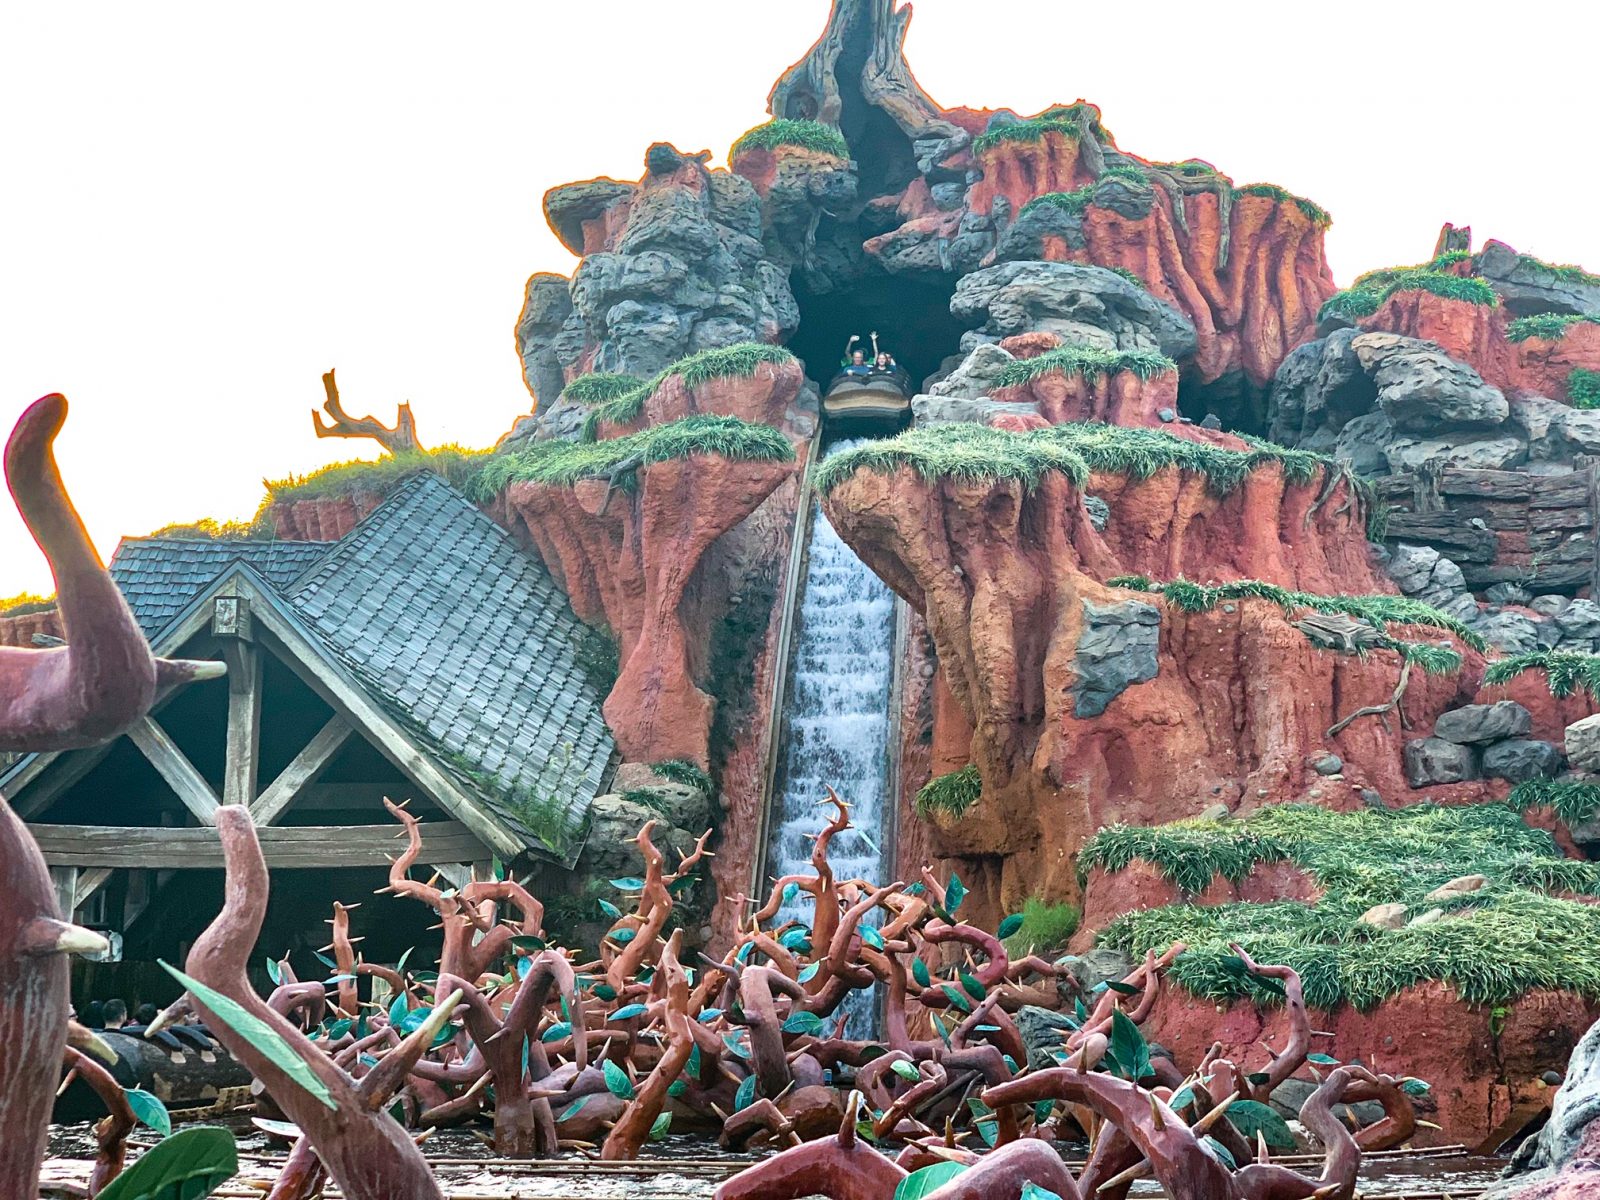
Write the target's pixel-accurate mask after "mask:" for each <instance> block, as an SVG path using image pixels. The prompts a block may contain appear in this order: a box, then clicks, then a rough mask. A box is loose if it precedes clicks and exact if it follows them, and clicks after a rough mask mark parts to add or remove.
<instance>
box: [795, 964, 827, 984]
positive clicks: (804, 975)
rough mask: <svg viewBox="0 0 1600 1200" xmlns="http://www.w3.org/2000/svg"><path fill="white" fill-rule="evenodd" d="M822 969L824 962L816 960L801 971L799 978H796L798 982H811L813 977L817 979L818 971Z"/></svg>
mask: <svg viewBox="0 0 1600 1200" xmlns="http://www.w3.org/2000/svg"><path fill="white" fill-rule="evenodd" d="M820 970H822V964H821V963H819V962H814V963H812V964H811V965H810V966H809V967H807V968H806V969H805V970H804V971H801V972H800V975H799V977H798V979H797V980H796V982H798V983H810V982H811V981H812V980H813V979H815V978H816V977H817V972H818V971H820Z"/></svg>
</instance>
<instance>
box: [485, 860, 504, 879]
mask: <svg viewBox="0 0 1600 1200" xmlns="http://www.w3.org/2000/svg"><path fill="white" fill-rule="evenodd" d="M489 869H490V870H491V871H492V872H494V878H495V882H497V883H503V882H504V881H505V877H506V865H505V863H503V862H501V861H500V856H499V855H498V854H497V855H495V856H494V857H493V858H491V859H490V860H489Z"/></svg>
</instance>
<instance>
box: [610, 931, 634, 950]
mask: <svg viewBox="0 0 1600 1200" xmlns="http://www.w3.org/2000/svg"><path fill="white" fill-rule="evenodd" d="M634 936H635V934H634V931H633V930H631V929H614V930H612V931H611V932H610V933H608V934H606V937H607V938H609V939H610V940H611V941H613V942H615V943H616V944H617V945H619V946H626V945H627V944H628V943H629V942H631V941H633V939H634Z"/></svg>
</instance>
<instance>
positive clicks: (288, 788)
mask: <svg viewBox="0 0 1600 1200" xmlns="http://www.w3.org/2000/svg"><path fill="white" fill-rule="evenodd" d="M111 571H112V575H113V577H114V578H115V579H116V581H117V584H118V586H119V587H120V588H121V589H122V592H123V594H124V596H126V597H127V600H128V603H129V605H130V607H131V608H132V609H133V612H134V615H135V617H136V618H137V619H138V621H139V623H140V625H141V627H142V628H143V629H144V631H145V634H146V636H147V637H148V638H149V640H150V643H151V646H152V647H153V648H154V650H155V651H156V653H158V654H163V655H169V656H181V657H185V658H220V659H223V660H225V661H226V662H227V663H228V674H227V677H226V679H222V680H215V681H209V682H205V683H199V684H194V685H191V686H190V687H189V688H187V689H185V690H183V691H181V692H179V693H177V694H175V695H172V696H170V697H168V698H166V700H165V701H164V702H163V703H161V704H159V705H158V707H157V709H156V710H155V711H154V712H152V714H151V715H150V716H149V717H147V718H145V719H144V720H142V721H141V722H140V723H139V724H138V725H136V726H135V727H134V728H133V729H132V730H131V731H130V732H129V733H128V734H127V735H126V736H124V737H121V738H118V739H116V740H115V741H113V742H110V743H107V744H105V745H101V746H96V747H93V748H91V749H86V750H77V751H71V752H64V753H55V754H33V755H28V756H26V757H24V758H22V759H21V760H20V761H17V762H14V763H12V764H11V765H9V767H6V768H5V770H4V774H0V790H3V791H4V792H5V794H6V795H7V796H8V797H9V798H10V799H11V801H12V803H13V805H14V807H15V808H16V809H17V811H18V813H19V814H20V815H21V816H22V817H23V819H24V820H26V821H28V823H29V826H30V828H31V830H32V832H33V834H34V837H35V838H36V840H37V841H38V842H39V845H40V848H41V849H42V850H43V852H44V855H45V858H46V861H48V862H49V863H50V866H51V872H52V875H53V876H54V877H55V880H56V885H57V889H58V891H59V892H60V894H61V898H62V902H63V908H65V909H67V910H68V911H73V910H79V911H80V919H84V920H86V921H88V922H89V923H91V924H94V925H96V926H97V927H100V928H106V929H109V930H111V931H113V932H118V933H121V934H122V935H123V937H124V938H125V947H124V949H125V953H126V956H127V957H128V958H129V959H149V960H153V959H154V958H155V957H157V956H159V957H171V956H175V955H178V954H180V952H181V945H182V943H183V942H185V941H186V940H187V939H188V938H191V937H192V936H193V935H194V934H195V933H197V932H198V930H199V928H201V927H203V925H204V923H205V921H206V919H208V918H209V916H210V915H211V914H212V913H214V912H215V911H216V903H215V902H214V900H213V897H212V893H215V894H216V898H220V885H221V875H220V869H219V868H220V865H221V856H220V848H219V846H218V843H217V840H216V836H215V833H214V832H213V831H212V830H211V829H210V828H209V825H210V824H211V822H212V819H213V814H214V813H215V810H216V808H217V807H218V805H220V804H248V805H249V806H250V808H251V810H252V813H253V814H254V816H255V819H256V824H257V825H258V826H259V827H260V830H261V842H262V847H263V850H264V852H265V854H266V856H267V861H268V864H269V865H270V866H271V867H272V868H273V870H274V875H273V881H274V885H275V888H276V894H275V896H274V900H273V908H272V910H271V912H270V913H269V917H268V928H267V932H266V934H265V935H264V936H265V937H267V938H271V937H273V936H274V935H278V936H280V937H281V938H282V939H283V940H284V941H285V942H286V943H287V942H289V941H296V942H304V941H305V940H306V939H307V938H315V939H319V940H318V941H311V942H310V943H309V944H310V945H311V946H312V947H315V946H316V945H318V944H320V940H325V939H322V935H321V930H322V928H323V926H322V924H321V920H322V918H323V917H325V916H327V915H328V910H329V905H330V903H331V901H332V900H334V899H342V900H344V901H346V902H349V901H353V900H358V899H360V898H361V895H360V893H361V892H362V891H367V890H371V887H370V886H363V885H368V884H370V885H372V886H376V885H378V884H380V883H381V882H382V879H383V875H384V873H385V872H386V870H387V861H388V856H389V855H391V854H392V853H393V852H394V850H395V843H394V842H393V841H392V838H393V835H394V833H395V829H396V825H395V822H394V821H393V819H392V818H391V817H390V816H389V814H388V813H387V812H386V811H385V810H384V808H383V805H382V801H383V799H384V798H385V797H389V798H392V799H394V800H395V801H397V802H398V801H401V800H408V801H409V802H410V810H411V811H412V812H414V813H417V814H418V815H419V816H420V817H421V818H422V820H423V821H424V822H425V825H424V839H423V843H424V844H423V849H424V857H425V858H426V859H427V860H428V861H429V862H430V863H432V864H434V865H435V867H436V868H437V869H439V870H440V871H441V872H442V873H443V874H444V875H445V876H446V877H447V878H456V879H460V880H464V879H465V878H466V876H467V872H468V871H469V870H470V869H472V868H473V867H477V868H478V869H479V870H480V871H485V870H488V869H489V866H490V864H491V863H492V862H493V861H494V860H496V859H498V860H500V861H501V862H502V863H505V864H512V865H515V866H517V867H520V868H535V869H536V868H539V867H541V866H543V867H545V868H551V867H570V866H571V865H572V863H573V862H574V860H575V859H576V857H577V854H578V852H579V850H580V849H581V848H582V842H583V835H584V829H585V819H586V816H587V813H588V809H589V805H590V802H591V801H592V800H593V799H594V797H595V796H596V795H598V794H600V793H601V792H602V791H603V790H604V787H605V784H606V783H607V782H608V781H609V776H610V772H611V769H612V758H613V747H612V742H611V735H610V733H609V732H608V731H607V729H606V726H605V722H604V719H603V717H602V716H601V711H600V706H601V702H602V700H603V699H604V692H603V690H601V689H599V688H597V686H596V684H595V683H594V682H592V681H591V680H590V678H589V677H588V675H587V674H586V672H585V669H584V667H583V666H582V665H581V663H580V661H579V655H580V650H579V648H580V646H581V645H582V643H583V641H584V638H585V636H586V631H585V628H584V626H583V625H582V624H581V623H580V622H579V621H578V619H577V618H576V617H575V616H574V615H573V614H572V611H571V609H570V608H569V607H568V605H567V601H566V598H565V596H564V595H563V594H562V592H561V590H560V589H559V588H558V587H557V585H556V584H555V582H554V581H553V580H552V579H551V577H550V574H549V572H548V571H547V570H546V569H545V567H544V565H543V564H542V563H541V562H540V561H539V559H538V558H537V557H535V556H532V555H530V554H528V553H526V552H524V551H523V550H521V549H519V548H518V547H517V545H516V544H515V543H514V542H513V541H512V540H511V538H510V537H509V535H507V534H506V532H505V531H504V530H503V529H501V528H500V527H499V526H498V525H496V524H495V523H494V522H493V521H491V520H490V519H489V518H488V517H486V516H485V515H484V514H483V513H481V512H480V511H479V510H478V509H477V508H476V507H474V506H473V505H472V504H471V503H470V502H469V501H467V500H466V499H465V497H463V496H462V495H461V494H460V493H458V492H457V491H455V490H454V489H453V488H452V487H451V486H450V485H449V484H447V483H445V482H444V481H443V480H441V479H439V478H438V477H437V476H435V475H431V474H421V475H417V476H414V477H412V478H411V479H409V480H406V481H405V482H404V483H402V484H400V485H399V486H398V487H396V488H395V489H394V491H393V492H391V494H390V495H389V496H388V497H387V498H386V499H385V500H384V502H383V503H382V504H381V505H380V506H379V507H378V508H377V509H375V510H374V511H373V512H372V513H371V514H370V515H369V516H368V517H367V518H366V519H365V520H364V521H362V522H361V523H360V524H359V525H357V526H356V527H355V528H354V529H353V530H351V532H350V533H349V534H347V535H346V536H345V537H344V538H342V539H341V540H339V541H337V542H258V541H225V540H199V539H184V538H163V537H151V538H135V539H127V540H125V541H123V542H122V544H121V545H120V546H119V547H118V548H117V552H116V554H115V556H114V557H113V559H112V562H111ZM284 870H294V871H296V872H297V873H296V874H293V875H282V874H279V872H280V871H284ZM280 897H281V899H280ZM396 907H405V908H410V907H416V908H417V909H418V910H419V911H418V912H416V913H415V914H410V913H407V914H406V917H407V918H410V917H414V918H415V922H416V928H420V927H421V926H422V925H426V924H427V923H428V920H429V919H430V917H429V914H427V913H426V912H423V911H420V909H421V906H399V905H388V906H386V908H385V912H386V913H388V914H389V916H390V917H393V916H394V915H395V914H394V912H393V910H394V909H395V908H396ZM394 924H395V923H394V922H393V921H392V920H388V921H387V923H384V922H378V923H375V927H374V928H373V929H371V930H368V931H367V932H368V933H369V941H373V940H376V941H378V942H380V943H381V942H383V941H386V940H394V938H393V937H386V936H385V933H386V931H387V932H390V933H392V934H394V935H396V936H397V937H399V938H400V939H403V938H404V937H406V936H409V935H410V933H411V932H412V929H411V925H412V923H411V921H410V920H409V919H404V920H402V921H401V922H400V924H401V925H403V926H406V928H405V929H391V928H390V927H391V926H393V925H394ZM286 948H287V946H286ZM404 948H405V944H404V941H403V940H401V942H400V944H399V950H403V949H404ZM366 949H367V950H368V951H369V953H371V952H381V950H382V949H383V947H382V946H381V945H369V946H368V947H366ZM398 952H399V951H395V953H398ZM129 965H130V966H131V965H132V964H131V963H130V964H129Z"/></svg>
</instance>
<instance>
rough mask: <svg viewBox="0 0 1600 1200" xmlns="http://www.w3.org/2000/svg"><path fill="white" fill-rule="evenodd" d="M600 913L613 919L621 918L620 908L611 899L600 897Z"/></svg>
mask: <svg viewBox="0 0 1600 1200" xmlns="http://www.w3.org/2000/svg"><path fill="white" fill-rule="evenodd" d="M600 915H601V916H604V917H609V918H611V920H613V921H619V920H621V919H622V910H621V909H620V908H618V907H617V906H616V905H615V904H613V903H611V901H609V900H604V899H602V900H601V901H600Z"/></svg>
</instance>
